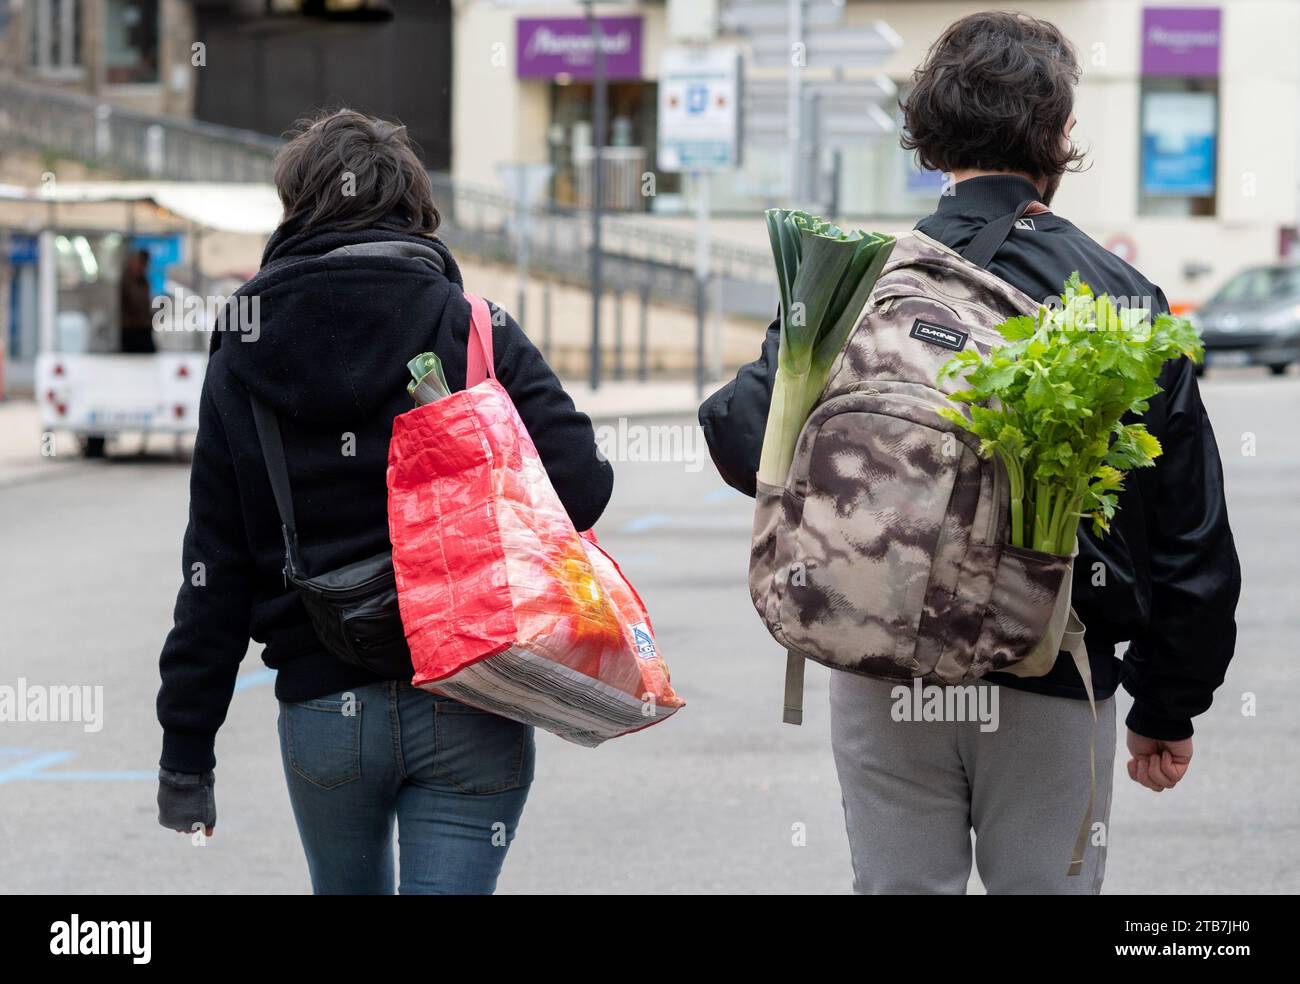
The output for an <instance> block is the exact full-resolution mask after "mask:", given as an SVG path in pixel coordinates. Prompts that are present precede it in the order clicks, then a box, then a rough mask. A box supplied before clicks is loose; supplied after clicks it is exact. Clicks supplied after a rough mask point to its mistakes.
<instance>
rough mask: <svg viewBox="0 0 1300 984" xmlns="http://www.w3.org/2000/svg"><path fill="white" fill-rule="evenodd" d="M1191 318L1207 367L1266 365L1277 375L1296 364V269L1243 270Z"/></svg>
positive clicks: (1299, 325)
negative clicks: (1201, 342) (1199, 337)
mask: <svg viewBox="0 0 1300 984" xmlns="http://www.w3.org/2000/svg"><path fill="white" fill-rule="evenodd" d="M1192 320H1193V322H1194V323H1195V325H1196V328H1197V330H1198V331H1199V332H1200V333H1201V338H1202V340H1203V341H1204V342H1205V364H1206V365H1207V366H1209V367H1214V366H1228V365H1237V366H1244V365H1249V366H1268V368H1269V371H1270V372H1272V373H1273V374H1274V375H1277V376H1280V375H1281V374H1282V373H1284V372H1286V367H1287V366H1289V365H1290V364H1291V363H1292V362H1298V361H1300V265H1281V266H1261V267H1251V268H1249V269H1247V270H1242V271H1241V272H1240V273H1238V274H1237V275H1236V276H1235V277H1233V278H1232V279H1231V280H1229V281H1228V282H1227V283H1226V284H1224V285H1223V287H1222V288H1220V290H1219V292H1218V293H1217V294H1215V295H1214V296H1213V297H1211V298H1210V299H1209V301H1207V302H1206V303H1205V304H1204V305H1202V306H1201V308H1200V309H1199V310H1197V311H1196V313H1195V314H1194V315H1192Z"/></svg>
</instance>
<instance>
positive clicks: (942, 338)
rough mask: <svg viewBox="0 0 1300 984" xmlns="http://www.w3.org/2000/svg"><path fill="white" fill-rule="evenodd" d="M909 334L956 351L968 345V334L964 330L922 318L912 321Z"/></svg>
mask: <svg viewBox="0 0 1300 984" xmlns="http://www.w3.org/2000/svg"><path fill="white" fill-rule="evenodd" d="M908 334H909V335H911V336H912V337H913V338H916V339H919V340H920V341H923V342H929V343H930V344H932V345H938V346H941V347H942V348H946V349H952V350H953V351H954V352H960V351H961V350H962V349H963V348H965V347H966V338H967V335H966V333H965V332H964V331H958V330H957V329H956V328H945V327H944V326H943V325H936V324H931V323H930V322H929V321H922V320H921V319H920V318H917V319H916V321H914V322H912V330H911V331H910V332H908Z"/></svg>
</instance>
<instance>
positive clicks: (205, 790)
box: [158, 769, 217, 837]
mask: <svg viewBox="0 0 1300 984" xmlns="http://www.w3.org/2000/svg"><path fill="white" fill-rule="evenodd" d="M216 782H217V779H216V775H215V774H214V773H211V772H203V773H190V772H172V771H170V770H169V769H159V770H158V822H159V823H160V824H161V825H162V826H164V827H168V828H170V829H171V830H175V831H176V832H177V833H181V834H192V833H194V832H195V831H196V830H197V829H198V827H199V826H200V825H202V827H203V832H204V835H205V836H207V837H211V836H212V832H213V830H214V829H215V828H216V825H217V797H216V791H215V790H216Z"/></svg>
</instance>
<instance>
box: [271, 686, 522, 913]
mask: <svg viewBox="0 0 1300 984" xmlns="http://www.w3.org/2000/svg"><path fill="white" fill-rule="evenodd" d="M279 733H280V754H281V757H282V759H283V760H284V774H285V777H286V778H287V779H288V783H289V801H290V802H291V803H292V804H293V815H294V818H295V819H296V820H297V822H298V834H299V836H300V837H301V838H302V846H303V850H304V851H305V852H306V854H307V868H308V871H309V872H310V873H311V884H312V891H313V892H314V893H315V894H317V895H338V894H348V895H354V894H355V895H391V894H392V893H393V887H394V884H393V883H394V858H393V822H394V820H396V822H397V832H398V846H399V850H400V866H401V868H400V870H401V884H400V887H399V891H401V892H402V894H425V895H429V894H459V895H470V894H484V895H486V894H491V892H492V891H493V890H494V889H495V888H496V883H497V876H498V875H499V874H500V873H501V865H502V863H503V862H504V861H505V857H506V850H507V849H508V848H509V846H510V842H511V841H512V840H514V836H515V828H516V826H517V825H518V823H519V816H520V814H521V813H523V810H524V800H525V799H527V797H528V788H529V785H530V784H531V783H532V781H533V760H534V755H535V751H534V746H533V729H532V728H530V727H528V726H527V725H524V724H518V723H516V722H514V721H509V720H507V719H505V718H502V717H497V716H496V715H495V714H488V713H487V712H485V711H480V710H476V709H475V708H472V707H469V706H467V705H465V704H460V703H457V702H456V701H454V700H450V699H449V698H446V697H439V696H437V695H435V694H431V693H428V692H426V691H423V690H419V689H416V688H415V687H412V686H410V685H409V684H406V683H398V682H396V681H389V682H385V683H374V684H369V685H367V686H364V687H354V688H352V689H351V690H349V691H344V692H342V693H337V694H330V695H329V696H328V697H321V698H319V699H317V700H308V701H303V702H302V703H299V704H287V703H283V702H282V703H281V704H280V720H279Z"/></svg>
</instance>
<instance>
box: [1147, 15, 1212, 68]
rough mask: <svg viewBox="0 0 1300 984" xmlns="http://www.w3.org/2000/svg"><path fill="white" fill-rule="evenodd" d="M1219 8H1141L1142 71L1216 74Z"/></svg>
mask: <svg viewBox="0 0 1300 984" xmlns="http://www.w3.org/2000/svg"><path fill="white" fill-rule="evenodd" d="M1220 22H1221V18H1220V13H1219V8H1218V7H1146V8H1144V9H1143V11H1142V74H1143V75H1193V76H1206V75H1210V76H1213V75H1218V74H1219V44H1220V39H1221V33H1220Z"/></svg>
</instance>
